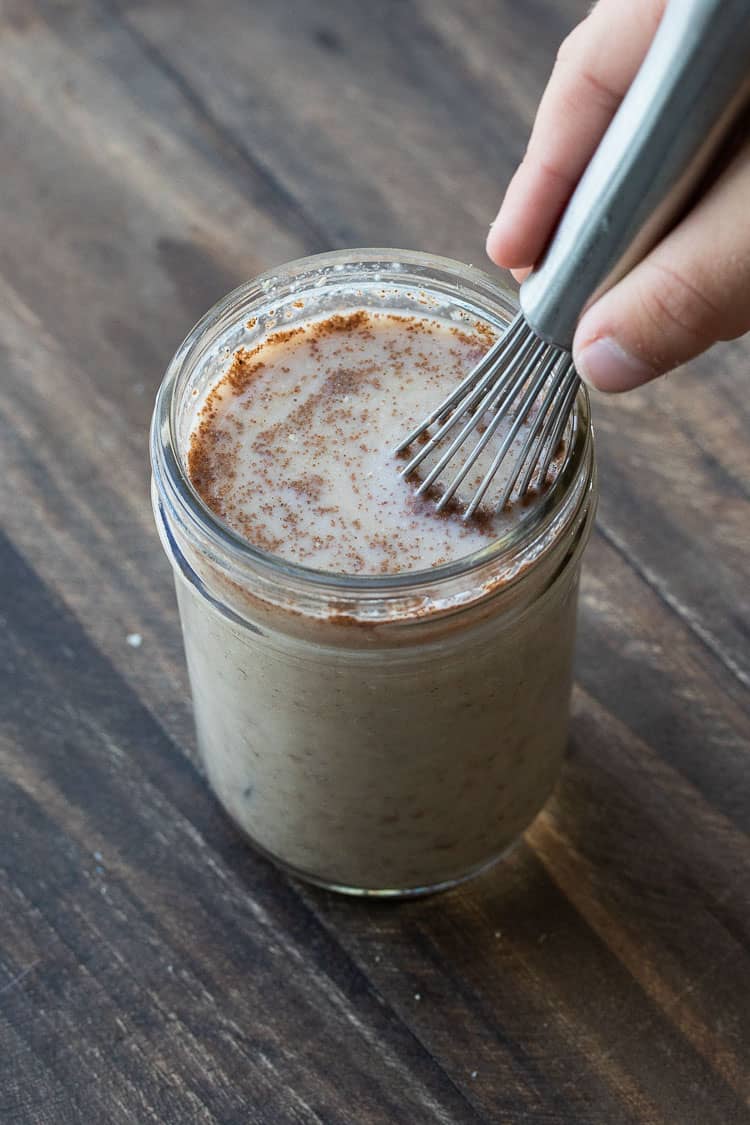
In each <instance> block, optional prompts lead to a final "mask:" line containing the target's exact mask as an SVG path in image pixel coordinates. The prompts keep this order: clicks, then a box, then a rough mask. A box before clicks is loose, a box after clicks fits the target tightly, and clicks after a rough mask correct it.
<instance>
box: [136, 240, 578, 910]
mask: <svg viewBox="0 0 750 1125" xmlns="http://www.w3.org/2000/svg"><path fill="white" fill-rule="evenodd" d="M355 306H356V307H361V308H368V309H379V310H384V309H386V310H389V311H393V312H397V313H403V314H409V315H418V316H425V315H428V316H430V317H431V318H435V319H438V320H446V321H448V322H449V323H450V324H455V323H457V322H458V323H461V322H468V323H472V324H475V323H476V322H477V321H480V322H482V323H483V324H487V325H489V326H490V327H491V328H493V329H495V330H500V329H502V328H503V327H504V326H505V325H506V324H507V323H508V322H509V321H510V320H511V319H512V317H513V315H514V314H515V312H516V311H517V303H516V299H515V296H514V295H513V293H512V292H511V291H510V290H509V289H507V288H504V287H503V285H502V284H501V283H500V282H499V281H498V279H497V278H490V277H488V276H487V275H485V274H483V273H482V272H480V271H479V270H476V269H474V268H472V267H469V266H465V265H462V264H461V263H459V262H455V261H450V260H448V259H445V258H438V257H434V256H432V255H428V254H419V253H414V252H406V251H394V250H370V249H368V250H349V251H340V252H336V253H331V254H323V255H317V256H315V257H311V258H305V259H301V260H299V261H296V262H291V263H289V264H288V265H285V266H282V267H280V268H279V269H276V270H274V271H273V272H269V273H267V274H264V275H263V276H261V277H258V278H256V279H255V280H254V281H250V282H248V283H247V284H246V285H243V286H241V287H240V288H239V289H236V290H235V291H234V292H233V293H230V294H229V295H228V296H227V297H225V298H224V299H223V300H222V301H220V302H219V303H218V304H217V305H216V306H215V307H214V308H213V309H211V311H210V312H208V313H207V314H206V316H205V317H204V318H203V319H202V320H201V321H200V322H199V323H198V324H197V325H196V327H195V328H194V329H193V330H192V332H190V334H189V335H188V337H187V338H186V340H185V341H184V343H183V344H182V345H181V347H180V348H179V349H178V351H177V354H176V355H175V357H174V359H173V360H172V362H171V364H170V366H169V369H168V371H167V373H166V376H165V378H164V381H163V383H162V386H161V389H160V391H159V394H158V398H157V401H156V408H155V412H154V418H153V424H152V432H151V459H152V467H153V484H152V496H153V505H154V512H155V516H156V522H157V526H158V529H159V533H160V536H161V540H162V543H163V545H164V549H165V551H166V553H167V556H168V558H169V560H170V562H171V564H172V567H173V570H174V575H175V581H176V587H177V601H178V605H179V612H180V618H181V623H182V630H183V636H184V643H185V652H186V657H187V665H188V670H189V676H190V684H191V689H192V696H193V706H194V713H195V722H196V727H197V736H198V746H199V750H200V755H201V758H202V762H203V764H204V767H205V771H206V775H207V777H208V780H209V783H210V785H211V787H212V788H213V790H214V792H215V794H216V796H217V797H218V799H219V800H220V802H221V803H222V805H223V806H224V808H225V810H226V811H227V813H228V814H229V816H230V817H231V818H232V820H233V821H234V822H235V823H236V825H237V826H238V827H239V828H240V829H241V831H242V832H243V833H244V834H245V836H246V837H247V838H248V840H249V841H250V842H251V843H252V844H253V845H254V846H255V847H256V848H258V849H259V850H260V851H262V852H263V853H265V854H266V855H267V856H269V857H270V858H271V859H273V860H274V861H275V862H276V863H277V864H279V865H280V866H281V867H283V868H285V869H286V870H287V871H289V872H291V873H292V874H294V875H296V876H298V877H300V878H303V879H306V880H308V881H310V882H313V883H318V884H321V885H324V886H326V887H329V888H332V889H335V890H338V891H344V892H348V893H350V894H364V895H381V896H389V895H390V896H397V895H411V894H419V893H424V892H427V891H435V890H438V889H442V888H445V887H449V886H452V885H453V884H455V883H457V882H460V881H461V880H463V879H466V878H468V877H469V876H471V875H474V874H476V873H478V872H479V871H481V870H483V869H484V868H485V867H487V866H488V865H489V864H491V863H493V862H494V861H495V860H497V859H498V858H499V857H500V856H502V854H503V853H504V852H505V851H506V850H507V849H508V848H510V847H511V846H512V845H513V844H514V842H516V841H517V840H518V838H519V836H520V834H521V833H522V832H523V830H524V829H525V828H526V827H527V825H528V824H529V823H530V822H531V821H532V820H533V818H534V817H535V816H536V814H537V813H538V812H539V810H540V808H541V807H542V805H543V804H544V802H545V800H546V799H547V797H548V796H549V794H550V791H551V790H552V788H553V786H554V784H555V781H556V778H557V776H558V773H559V770H560V767H561V763H562V761H563V755H564V751H565V746H566V741H567V731H568V714H569V700H570V689H571V677H572V661H573V646H574V637H575V624H576V605H577V592H578V579H579V572H580V565H581V555H582V552H583V549H584V547H585V545H586V542H587V540H588V537H589V534H590V531H591V525H592V521H593V517H594V510H595V505H596V483H595V482H596V477H595V464H594V450H593V440H592V432H591V425H590V415H589V404H588V398H587V394H586V391H585V389H584V388H583V387H582V388H581V389H580V391H579V393H578V397H577V400H576V403H575V407H574V410H573V413H572V417H571V421H570V423H569V426H568V431H567V438H566V452H565V455H564V460H563V464H562V467H561V469H560V471H559V473H558V475H557V477H556V479H555V480H554V482H553V483H552V484H551V485H550V486H549V487H548V489H547V490H546V491H545V492H543V493H542V494H541V495H539V496H538V497H537V498H536V499H535V500H534V501H533V502H532V503H529V504H525V505H518V514H517V518H516V519H515V520H514V521H512V522H511V525H510V526H509V528H508V530H506V531H504V532H503V534H502V536H501V537H500V538H498V539H497V540H495V541H494V542H490V543H489V545H488V546H486V547H484V548H483V549H482V550H480V551H478V552H476V553H474V554H471V555H468V556H467V557H465V558H461V559H458V560H456V561H453V562H450V563H448V564H446V565H441V566H437V567H435V568H433V569H430V570H421V571H406V572H403V573H397V574H388V575H382V574H378V575H372V576H364V575H357V576H353V575H345V574H334V573H328V572H324V571H318V570H313V569H308V568H306V567H305V566H301V565H298V564H294V563H290V562H286V561H285V560H284V559H283V558H279V557H275V556H274V555H271V554H268V553H265V552H264V551H262V550H259V549H257V548H256V547H253V546H252V545H250V544H249V543H248V542H246V541H245V540H244V539H243V538H241V537H240V536H239V535H238V534H236V533H235V532H234V531H233V530H231V529H230V528H229V527H228V526H227V525H226V524H225V523H224V522H223V521H222V520H221V519H220V518H219V517H217V516H216V515H215V514H214V513H213V512H212V511H211V510H210V509H209V508H208V507H207V506H206V505H205V503H204V502H203V500H202V499H201V498H200V496H199V495H198V493H197V492H196V491H195V490H194V488H193V487H192V485H191V483H190V480H189V478H188V473H187V467H186V462H187V452H188V448H189V440H190V434H191V431H192V429H193V426H194V424H195V420H196V412H197V410H198V404H199V403H200V402H201V399H202V398H203V397H204V396H205V393H206V390H207V388H208V387H210V386H212V385H213V384H214V383H215V382H216V381H218V379H220V377H221V375H222V374H223V372H224V371H225V370H226V368H227V366H228V363H229V360H230V357H231V355H232V354H233V353H234V351H235V349H236V348H238V347H240V346H253V347H254V346H255V345H256V344H257V343H258V342H262V340H263V338H264V336H266V335H267V334H269V333H272V332H273V331H274V330H276V331H278V329H279V327H280V326H284V327H287V326H293V325H294V323H295V322H297V321H302V320H304V321H308V320H309V319H310V318H312V317H316V316H328V315H331V313H332V312H336V311H337V310H343V309H350V308H352V307H355ZM429 406H430V403H427V402H426V403H425V411H426V410H427V409H428V407H429Z"/></svg>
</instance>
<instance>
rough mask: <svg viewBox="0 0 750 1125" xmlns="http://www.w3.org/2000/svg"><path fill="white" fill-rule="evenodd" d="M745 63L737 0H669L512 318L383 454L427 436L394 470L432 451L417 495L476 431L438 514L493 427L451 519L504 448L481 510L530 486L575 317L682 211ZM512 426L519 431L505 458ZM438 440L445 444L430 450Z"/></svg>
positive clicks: (552, 443)
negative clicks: (500, 481) (490, 499)
mask: <svg viewBox="0 0 750 1125" xmlns="http://www.w3.org/2000/svg"><path fill="white" fill-rule="evenodd" d="M748 58H750V4H748V0H670V3H669V4H668V6H667V9H666V11H665V13H664V16H663V18H662V21H661V24H660V26H659V29H658V31H657V34H656V36H655V37H654V40H653V43H652V44H651V48H650V50H649V52H648V54H647V56H646V58H645V59H644V61H643V64H642V65H641V68H640V70H639V71H638V74H637V75H636V77H635V79H634V81H633V83H632V85H631V87H630V89H629V90H628V92H627V94H626V96H625V98H624V99H623V102H622V104H621V106H620V108H619V110H618V112H617V113H616V115H615V117H614V118H613V120H612V122H611V124H610V126H609V128H608V129H607V132H606V133H605V134H604V137H603V138H602V140H601V142H600V144H599V147H598V148H597V150H596V152H595V153H594V156H593V157H592V159H591V161H590V162H589V165H588V167H587V168H586V171H585V172H584V174H583V176H582V177H581V180H580V181H579V183H578V186H577V187H576V190H575V192H574V193H573V196H572V197H571V199H570V202H569V203H568V206H567V208H566V209H565V212H564V214H563V216H562V219H561V220H560V222H559V224H558V226H557V229H556V231H555V233H554V235H553V237H552V240H551V242H550V244H549V246H548V248H547V250H546V252H545V255H544V257H543V259H542V261H541V262H540V263H539V265H538V266H537V267H536V269H535V270H534V271H533V272H532V273H531V274H529V276H528V277H527V278H526V280H525V281H524V283H523V285H522V286H521V291H520V305H521V312H519V313H518V315H517V316H516V317H515V319H514V320H513V321H512V322H511V324H510V325H509V326H508V328H507V329H506V331H505V332H504V334H503V335H502V337H501V338H500V339H499V340H498V341H497V342H496V343H495V344H493V346H492V347H491V348H490V350H489V351H488V352H487V353H486V355H484V356H483V357H482V359H481V360H480V362H479V363H478V364H477V365H476V367H474V368H473V370H471V371H470V372H469V374H468V375H467V376H466V377H465V378H464V379H463V381H462V382H461V383H460V384H459V385H458V386H457V387H456V389H455V390H454V391H453V392H452V393H451V394H450V395H449V396H448V397H447V398H446V399H445V400H444V401H443V402H441V403H440V404H439V406H437V407H436V408H435V409H434V410H433V411H432V413H431V414H429V415H428V416H427V417H426V418H425V419H424V421H423V422H421V423H420V425H419V426H417V427H416V428H415V429H414V430H412V431H411V433H410V434H408V435H407V436H406V437H405V438H404V440H403V441H402V442H401V443H400V444H399V446H398V447H397V449H396V450H395V451H394V452H395V453H397V454H398V453H403V452H404V451H405V450H406V449H408V448H409V447H410V446H412V445H413V443H414V442H416V441H418V440H419V439H422V440H423V441H424V439H425V437H427V438H428V440H426V441H425V442H424V444H421V445H420V447H419V450H418V452H416V454H415V455H414V456H413V457H412V458H411V460H410V461H409V462H408V463H407V464H406V465H405V467H404V468H403V470H402V471H401V475H402V476H404V477H409V476H411V474H412V473H414V471H415V470H416V469H417V467H418V466H419V465H421V464H422V463H423V462H424V461H425V460H426V459H427V458H428V457H429V456H430V455H431V454H432V453H436V455H437V454H439V457H438V460H437V461H436V463H435V464H434V465H433V466H432V467H431V468H430V470H429V472H428V473H427V475H426V476H425V477H424V479H423V480H422V481H421V482H420V485H419V488H418V489H417V492H418V493H425V492H427V490H428V489H430V488H432V487H434V486H436V487H438V488H439V487H440V483H441V482H439V478H440V477H441V475H442V474H443V472H444V471H445V470H446V469H447V468H448V465H449V464H450V462H451V461H453V460H454V458H455V457H456V454H457V453H458V451H459V450H461V449H462V447H463V446H464V443H465V442H466V441H467V439H468V438H469V436H470V435H471V434H472V433H473V432H477V433H478V434H479V438H478V441H477V442H476V445H475V446H474V448H473V449H471V451H470V452H468V454H467V455H466V457H465V460H463V462H462V463H460V465H459V467H458V471H457V472H455V475H454V476H453V478H452V480H451V481H450V483H449V484H447V485H446V486H445V487H444V488H443V489H442V491H441V492H440V496H439V499H438V503H437V507H438V509H439V510H440V509H442V508H444V507H445V506H446V505H447V504H448V503H449V502H450V501H451V500H452V499H453V498H454V496H455V495H456V492H457V491H458V489H459V487H460V485H461V483H462V482H463V481H464V480H465V478H466V477H467V475H468V474H469V473H470V471H471V470H472V468H473V467H474V466H475V464H476V463H477V461H478V459H479V458H480V456H481V454H482V453H483V451H484V450H485V449H486V448H487V447H488V446H489V444H490V442H491V440H492V438H493V436H494V434H495V433H496V431H497V429H498V427H500V426H501V425H502V424H503V423H504V422H505V423H506V424H507V430H506V431H505V432H504V434H503V436H502V440H501V441H500V444H499V447H498V448H497V450H496V452H495V453H494V457H493V459H492V462H491V464H490V466H489V468H488V469H487V470H486V472H485V473H484V475H483V477H482V479H481V483H480V484H479V486H478V488H477V489H476V491H475V492H474V494H473V496H472V498H471V499H470V501H469V502H468V503H465V504H464V505H463V507H464V518H469V517H470V516H472V515H473V514H474V513H475V512H476V510H477V508H478V507H479V505H480V503H481V502H482V500H483V498H484V496H485V494H486V492H487V490H488V488H489V487H490V485H491V484H492V481H493V479H494V478H495V476H496V474H497V472H498V469H499V468H500V466H501V465H502V464H503V462H505V461H506V459H507V458H509V457H510V455H511V452H513V461H512V463H511V464H510V466H509V471H508V474H507V477H506V480H505V483H504V485H503V487H502V492H501V495H500V497H499V499H498V500H497V501H496V503H495V505H494V506H495V510H499V509H500V508H502V507H504V505H505V504H506V503H507V502H508V501H509V499H510V498H511V496H512V495H513V493H514V490H515V493H516V496H517V497H518V498H520V497H522V496H523V495H524V494H525V493H526V492H527V491H528V490H529V488H530V486H531V485H532V482H533V484H534V485H535V486H536V487H543V486H544V484H545V482H546V478H547V473H548V470H549V467H550V464H551V462H552V459H553V457H554V456H555V455H556V452H557V451H558V449H559V448H560V443H561V440H562V439H563V437H564V434H565V430H566V426H567V424H568V421H569V418H570V415H571V412H572V409H573V404H574V402H575V398H576V393H577V391H578V386H579V378H578V374H577V372H576V370H575V367H574V366H573V360H572V358H571V354H570V352H571V348H572V344H573V336H574V333H575V327H576V323H577V321H578V318H579V316H580V314H581V312H582V310H583V308H584V307H585V306H586V305H587V304H588V303H589V302H590V301H592V300H595V299H596V298H597V297H599V296H601V294H602V293H604V292H606V290H607V289H609V288H611V287H612V286H613V285H614V284H615V282H617V281H619V280H620V278H622V277H624V276H625V274H627V273H628V272H629V271H630V270H631V269H632V268H633V266H634V265H636V264H637V263H638V262H639V261H641V259H642V258H644V257H645V256H646V254H647V253H648V251H649V250H650V249H651V248H652V247H653V246H654V245H655V244H656V243H657V242H658V241H659V239H660V238H662V237H663V236H664V235H665V234H666V233H667V232H668V231H669V230H670V229H671V227H672V226H673V225H674V224H675V222H676V221H677V220H678V219H679V217H680V215H681V214H682V213H684V210H685V209H686V207H687V205H688V204H689V203H690V202H691V197H692V196H693V195H694V194H695V191H696V188H697V187H698V186H699V184H700V182H701V181H702V179H703V177H704V176H705V174H706V172H707V171H708V170H709V167H710V164H711V161H712V159H713V158H715V156H716V154H717V151H718V148H719V146H720V145H721V143H722V142H723V141H724V140H725V139H726V135H727V133H728V131H729V130H730V128H731V126H732V125H733V124H734V123H735V121H736V119H737V117H738V115H739V113H740V112H741V111H742V109H743V108H744V106H745V104H746V103H747V100H748V95H749V94H750V66H748ZM435 424H436V425H437V428H436V429H435V431H434V433H432V434H430V428H431V427H432V426H433V425H435ZM523 427H527V430H524V433H523V442H522V444H521V448H520V450H518V451H517V452H515V451H514V445H517V444H518V441H517V435H518V434H519V431H521V430H522V428H523ZM457 428H458V432H457V433H455V436H452V437H449V435H451V434H452V433H453V431H455V430H456V429H457ZM445 441H448V442H449V444H448V445H447V447H445V448H444V449H443V448H442V444H443V443H444V442H445ZM490 452H492V450H490Z"/></svg>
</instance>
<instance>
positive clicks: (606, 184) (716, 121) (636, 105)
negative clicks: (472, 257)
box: [520, 0, 750, 350]
mask: <svg viewBox="0 0 750 1125" xmlns="http://www.w3.org/2000/svg"><path fill="white" fill-rule="evenodd" d="M748 94H750V0H671V2H670V3H669V4H668V6H667V9H666V11H665V13H664V16H663V18H662V21H661V23H660V25H659V28H658V30H657V33H656V35H655V36H654V40H653V42H652V44H651V48H650V50H649V52H648V54H647V56H646V58H645V59H644V61H643V63H642V65H641V68H640V70H639V71H638V74H637V75H636V77H635V79H634V81H633V83H632V85H631V87H630V89H629V90H628V92H627V94H626V95H625V98H624V99H623V102H622V104H621V106H620V108H619V109H618V111H617V113H616V114H615V117H614V118H613V120H612V122H611V124H610V126H609V128H608V129H607V132H606V133H605V134H604V136H603V138H602V140H601V142H600V143H599V147H598V148H597V150H596V152H595V153H594V156H593V157H592V159H591V161H590V163H589V165H588V167H587V168H586V171H585V172H584V174H583V176H582V177H581V180H580V181H579V183H578V186H577V187H576V189H575V191H574V193H573V196H572V197H571V199H570V202H569V203H568V206H567V207H566V209H565V212H564V214H563V216H562V219H561V220H560V223H559V224H558V227H557V230H556V231H555V233H554V235H553V237H552V240H551V242H550V244H549V246H548V247H547V250H546V252H545V254H544V257H543V258H542V260H541V261H540V262H539V263H538V265H537V267H536V269H535V270H534V271H533V273H531V274H530V275H529V276H528V277H527V279H526V280H525V281H524V283H523V285H522V286H521V293H520V300H521V308H522V309H523V312H524V315H525V316H526V319H527V320H528V322H529V324H530V325H531V327H532V328H533V329H534V331H535V332H536V333H537V334H538V335H539V336H541V337H542V338H543V339H545V340H548V341H549V342H550V343H554V344H557V345H559V346H560V347H563V348H567V349H568V350H570V349H571V347H572V344H573V335H574V332H575V327H576V323H577V321H578V318H579V316H580V314H581V312H582V310H583V308H584V306H585V305H586V303H587V302H588V301H589V299H590V298H592V297H597V296H600V295H601V294H602V293H604V292H605V291H606V290H607V289H609V288H611V287H612V286H613V285H614V284H615V282H616V281H619V280H620V278H621V277H623V276H624V275H625V274H626V273H628V272H629V270H631V269H632V268H633V266H634V265H636V264H637V263H638V262H639V261H641V259H642V258H644V257H645V256H646V254H647V253H648V252H649V250H650V249H651V248H652V247H653V246H654V245H655V244H656V243H657V242H658V241H659V239H660V238H662V237H663V236H664V235H665V234H666V233H667V232H668V231H669V229H670V227H671V226H672V225H673V224H674V223H675V222H676V220H677V218H678V217H679V214H680V212H681V210H682V208H684V206H685V204H686V202H687V201H688V198H689V196H690V195H691V193H692V192H693V191H694V190H695V188H696V186H697V185H698V182H699V180H700V178H701V176H702V175H703V174H704V173H705V172H706V170H707V168H708V166H709V164H710V162H711V159H712V157H713V156H715V154H716V151H717V148H718V147H719V145H720V144H721V142H722V140H724V138H725V136H726V133H727V131H728V130H729V128H730V127H731V125H732V124H733V122H734V121H735V120H736V117H737V115H738V113H739V112H740V110H741V109H742V107H743V105H744V104H745V102H746V100H747V98H748ZM748 203H749V205H750V200H748Z"/></svg>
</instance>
